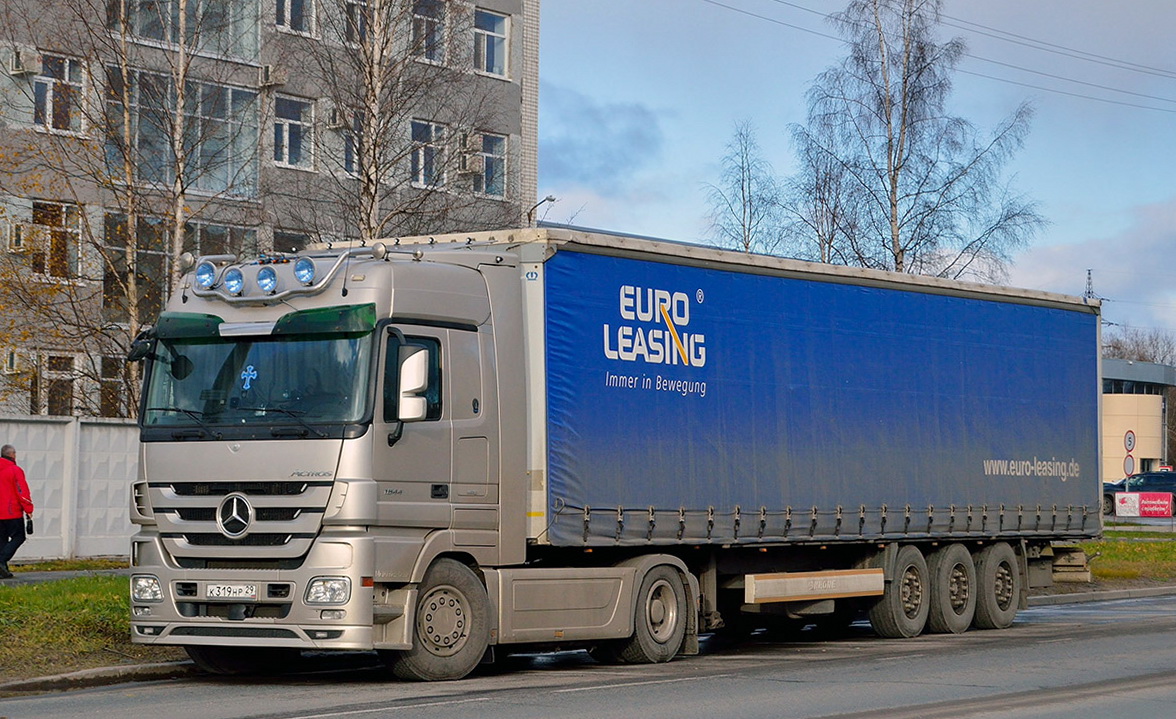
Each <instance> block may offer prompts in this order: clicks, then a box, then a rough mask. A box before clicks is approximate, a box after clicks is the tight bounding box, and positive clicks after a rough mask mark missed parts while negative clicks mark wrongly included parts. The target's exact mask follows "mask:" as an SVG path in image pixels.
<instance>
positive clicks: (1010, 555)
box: [972, 542, 1021, 629]
mask: <svg viewBox="0 0 1176 719" xmlns="http://www.w3.org/2000/svg"><path fill="white" fill-rule="evenodd" d="M976 581H977V582H978V583H979V592H977V596H976V618H975V619H974V620H973V621H972V625H973V626H975V627H976V628H977V629H1007V628H1008V627H1011V626H1012V625H1013V618H1014V617H1016V616H1017V604H1018V602H1019V601H1020V598H1021V571H1020V569H1019V567H1018V566H1017V555H1016V554H1015V553H1014V552H1013V548H1012V547H1010V546H1009V545H1008V544H1006V543H1004V542H997V543H996V544H990V545H988V546H987V547H985V548H984V549H981V550H980V551H979V552H978V553H977V554H976Z"/></svg>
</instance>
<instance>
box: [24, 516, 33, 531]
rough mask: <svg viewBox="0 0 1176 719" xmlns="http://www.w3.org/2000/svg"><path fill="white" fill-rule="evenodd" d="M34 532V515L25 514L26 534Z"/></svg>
mask: <svg viewBox="0 0 1176 719" xmlns="http://www.w3.org/2000/svg"><path fill="white" fill-rule="evenodd" d="M32 533H33V515H31V514H26V515H25V534H32Z"/></svg>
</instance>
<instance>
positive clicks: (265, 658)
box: [184, 646, 302, 676]
mask: <svg viewBox="0 0 1176 719" xmlns="http://www.w3.org/2000/svg"><path fill="white" fill-rule="evenodd" d="M184 650H185V651H186V652H188V657H189V658H190V659H191V660H192V663H193V664H195V665H196V667H197V668H199V669H201V670H202V671H205V672H208V673H209V674H217V675H220V676H235V675H239V674H280V673H282V672H286V671H290V670H293V669H295V668H296V665H297V663H298V660H299V659H300V658H301V656H302V653H301V652H300V651H299V650H297V649H274V648H270V647H206V646H187V647H184Z"/></svg>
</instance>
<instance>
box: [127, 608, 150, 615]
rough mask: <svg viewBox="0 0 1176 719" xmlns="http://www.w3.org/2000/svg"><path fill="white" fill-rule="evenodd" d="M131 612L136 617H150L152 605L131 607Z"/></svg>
mask: <svg viewBox="0 0 1176 719" xmlns="http://www.w3.org/2000/svg"><path fill="white" fill-rule="evenodd" d="M131 612H132V613H133V614H134V615H135V616H136V617H149V616H151V607H131Z"/></svg>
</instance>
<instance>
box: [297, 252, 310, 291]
mask: <svg viewBox="0 0 1176 719" xmlns="http://www.w3.org/2000/svg"><path fill="white" fill-rule="evenodd" d="M294 277H295V278H296V279H297V280H298V281H299V282H301V283H302V284H304V285H309V284H310V283H311V282H314V260H312V259H310V258H309V257H303V258H302V259H300V260H298V261H297V262H295V263H294Z"/></svg>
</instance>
